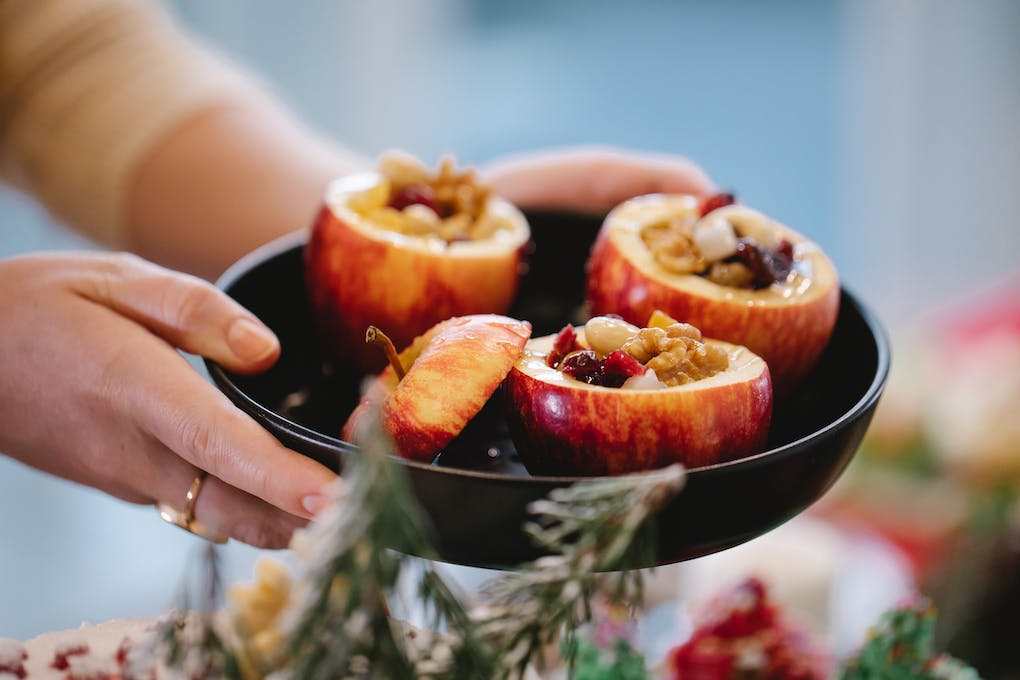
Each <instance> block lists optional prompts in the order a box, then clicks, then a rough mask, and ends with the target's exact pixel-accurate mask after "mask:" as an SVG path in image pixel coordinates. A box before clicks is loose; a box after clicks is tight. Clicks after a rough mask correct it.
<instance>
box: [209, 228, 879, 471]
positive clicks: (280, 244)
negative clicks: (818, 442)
mask: <svg viewBox="0 0 1020 680" xmlns="http://www.w3.org/2000/svg"><path fill="white" fill-rule="evenodd" d="M309 233H310V230H309V229H301V230H297V231H294V232H291V233H289V234H286V235H284V236H280V237H278V238H276V239H274V240H272V241H270V242H268V243H266V244H265V245H262V246H260V247H258V248H256V249H255V250H253V251H251V252H250V253H248V254H247V255H244V256H243V257H242V258H241V259H239V260H237V261H236V262H235V263H234V264H233V265H231V266H230V267H229V268H228V269H227V270H226V271H225V272H223V274H222V275H221V276H220V277H219V278H218V279H217V280H216V286H217V287H218V288H219V289H221V290H223V291H225V292H227V294H228V295H229V289H230V288H231V287H232V286H234V285H235V284H236V283H237V282H238V281H240V280H241V279H242V278H243V277H244V276H246V275H247V274H249V273H250V272H251V271H252V270H253V269H254V268H255V267H256V266H258V265H260V264H263V263H265V262H268V261H269V260H272V259H274V258H276V257H279V256H281V255H284V254H286V253H287V252H289V251H291V250H293V249H294V248H297V247H304V244H305V243H306V242H307V240H308V236H309ZM840 295H841V302H840V304H841V313H842V306H843V305H845V304H847V303H849V304H850V305H851V306H852V307H853V308H854V310H855V311H856V312H857V314H858V315H859V316H860V317H861V320H862V321H863V322H864V324H865V326H866V327H867V328H868V330H869V331H870V332H871V336H872V339H873V340H874V342H875V348H876V350H877V351H876V353H877V357H876V358H877V361H876V363H877V365H876V370H875V375H874V376H873V378H872V380H871V382H870V383H869V385H868V388H867V389H866V390H865V391H864V394H863V395H861V397H860V399H858V400H857V402H856V403H854V405H853V406H851V407H850V408H849V409H847V410H846V412H844V413H843V414H841V415H840V416H839V417H838V418H836V419H835V420H833V421H832V422H830V423H828V424H826V425H825V426H824V427H822V428H820V429H818V430H815V431H813V432H811V433H809V434H806V435H804V436H803V437H800V438H798V439H795V440H794V441H791V442H787V443H786V444H783V445H782V446H778V447H776V448H773V449H768V450H766V451H762V452H760V453H756V454H753V455H751V456H746V457H743V458H737V459H734V460H729V461H724V462H721V463H714V464H712V465H703V466H699V467H692V468H687V469H686V473H687V476H688V477H689V478H690V477H692V476H693V477H704V476H709V475H713V474H724V473H727V472H732V471H735V470H738V469H745V468H748V469H753V468H756V467H760V466H762V465H766V464H771V463H773V462H778V461H780V460H783V459H785V458H788V457H790V456H792V455H795V454H796V453H797V452H798V451H799V450H800V449H801V448H802V447H803V446H804V445H806V444H807V443H808V442H810V441H812V440H815V439H820V438H825V437H828V436H831V435H833V434H834V433H836V432H839V431H840V430H842V429H844V428H846V427H848V426H849V424H850V423H851V422H853V421H855V420H856V418H857V417H859V416H860V415H862V414H864V413H866V412H867V411H868V410H869V409H871V408H872V407H873V406H874V405H875V403H876V402H877V401H878V399H879V397H880V396H881V394H882V390H883V387H884V385H885V383H886V380H887V378H888V376H889V364H890V350H889V339H888V336H887V335H886V332H885V330H884V329H883V327H882V325H881V323H879V321H878V318H877V317H876V316H875V315H874V313H872V312H871V311H870V310H868V309H867V308H866V307H864V305H862V304H861V303H860V301H859V300H858V298H857V296H855V295H854V294H853V293H851V292H850V291H848V290H847V289H846V288H845V287H844V286H842V285H841V286H840ZM204 362H205V366H206V369H207V370H208V371H209V375H210V376H211V377H212V379H213V381H214V382H215V383H216V385H217V386H218V387H219V389H220V390H222V391H223V392H224V393H227V394H228V396H232V398H233V399H234V400H235V401H237V400H240V401H242V402H244V403H245V404H246V405H247V406H248V408H249V409H250V410H251V412H254V413H258V414H259V416H260V417H262V418H265V419H266V420H267V421H271V422H273V423H274V424H275V425H276V426H278V427H280V428H281V429H284V430H286V431H288V432H290V433H292V434H294V435H296V436H298V437H299V438H301V439H304V440H310V441H313V442H315V443H317V444H319V445H323V446H326V447H327V448H332V449H334V450H335V451H336V453H337V454H338V455H339V454H347V453H353V452H356V451H358V447H357V446H356V445H355V444H352V443H350V442H347V441H344V440H342V439H339V438H338V437H334V436H331V435H328V434H325V433H322V432H319V431H317V430H313V429H311V428H309V427H306V426H304V425H301V424H300V423H297V422H295V421H293V420H291V419H289V418H286V417H284V416H281V415H280V414H278V413H277V412H276V411H274V410H272V409H270V408H267V407H266V406H264V405H262V404H261V403H259V402H257V401H255V400H254V399H252V398H251V397H250V396H249V395H248V394H246V393H245V392H244V391H243V390H241V389H240V388H239V387H238V386H237V384H236V383H235V382H234V381H233V380H232V379H231V377H230V375H229V374H228V373H227V371H226V370H225V369H224V368H223V367H222V366H221V365H220V364H218V363H217V362H215V361H213V360H211V359H204ZM392 458H393V459H394V460H395V461H397V462H399V463H401V464H402V465H405V466H407V467H410V468H412V469H415V470H419V471H422V472H428V473H433V474H445V475H452V476H454V477H463V478H471V479H475V480H477V481H491V482H504V483H505V482H512V483H519V484H530V485H568V484H573V483H576V482H581V481H585V480H591V479H598V477H583V476H573V475H528V476H521V475H507V474H501V473H496V472H484V471H480V470H465V469H461V468H454V467H443V466H439V465H433V464H430V463H421V462H418V461H413V460H407V459H406V458H401V457H399V456H392ZM635 474H641V473H635Z"/></svg>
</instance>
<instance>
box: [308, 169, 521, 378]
mask: <svg viewBox="0 0 1020 680" xmlns="http://www.w3.org/2000/svg"><path fill="white" fill-rule="evenodd" d="M341 182H342V181H341ZM335 184H336V183H335ZM344 191H345V187H344V186H343V185H341V186H340V188H336V187H331V189H330V192H332V197H328V199H327V201H326V204H325V205H324V206H323V207H322V209H321V210H320V211H319V215H318V218H317V219H316V221H315V223H314V225H313V227H312V232H311V236H310V238H309V242H308V245H307V247H306V249H305V277H306V283H307V289H308V291H309V296H310V299H311V303H312V307H313V311H314V314H315V317H316V320H317V322H318V323H319V326H320V329H321V330H322V332H323V334H324V336H325V339H326V342H327V345H328V346H329V349H330V351H331V353H332V354H333V355H334V357H335V358H336V359H338V360H339V361H341V362H342V363H345V364H347V365H351V366H353V367H355V368H356V369H359V370H362V371H377V370H379V369H380V368H381V367H382V366H383V365H384V364H385V359H384V358H383V357H382V355H381V354H380V353H379V352H378V350H376V349H375V348H372V347H367V346H366V345H365V330H366V329H367V328H368V326H369V325H374V326H377V327H379V328H381V329H383V330H384V331H385V332H386V334H387V335H389V337H390V338H391V339H392V340H393V343H394V344H395V345H396V346H397V347H404V346H406V345H408V344H410V342H411V341H412V340H413V339H414V338H415V337H416V336H418V335H420V334H421V333H423V332H425V331H426V330H427V329H428V328H429V327H431V326H433V325H435V324H437V323H439V322H440V321H442V320H444V319H448V318H450V317H454V316H463V315H468V314H478V313H494V314H502V313H504V312H506V311H507V310H508V309H509V308H510V305H511V303H512V302H513V299H514V295H515V294H516V292H517V286H518V282H519V279H520V273H521V271H522V269H523V266H522V261H523V258H524V254H525V252H526V243H527V239H528V232H527V223H526V222H525V221H524V217H523V215H521V214H520V212H519V211H517V210H516V208H513V207H512V206H510V205H509V204H508V203H506V202H505V201H501V200H500V199H496V198H492V199H490V202H491V203H492V204H493V205H494V206H495V207H496V208H497V209H500V210H502V211H503V212H504V213H505V214H509V215H511V216H512V219H514V220H520V222H521V223H522V224H523V237H521V238H519V239H517V240H516V241H513V242H507V243H505V244H503V246H504V247H501V248H500V249H499V250H498V252H496V251H493V252H484V253H483V252H479V253H475V254H470V253H467V254H465V253H463V252H461V253H459V254H458V255H456V256H451V255H450V253H449V252H447V251H444V250H434V251H429V250H427V249H424V248H414V247H408V246H407V245H406V244H402V243H401V242H400V237H399V236H394V235H393V234H391V233H387V232H384V231H382V230H378V229H372V228H368V229H366V228H364V226H362V227H361V228H358V226H357V225H354V224H352V223H353V222H355V221H357V220H361V221H364V220H363V218H361V217H360V216H358V215H357V214H356V213H354V212H353V211H351V210H345V209H343V207H342V204H343V201H344V198H343V192H344Z"/></svg>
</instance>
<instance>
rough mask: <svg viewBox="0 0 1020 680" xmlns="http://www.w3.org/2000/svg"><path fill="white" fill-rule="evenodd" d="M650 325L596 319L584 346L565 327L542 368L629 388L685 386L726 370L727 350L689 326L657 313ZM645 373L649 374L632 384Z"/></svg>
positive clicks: (586, 330)
mask: <svg viewBox="0 0 1020 680" xmlns="http://www.w3.org/2000/svg"><path fill="white" fill-rule="evenodd" d="M653 324H654V325H653ZM649 325H650V326H651V327H649V328H638V327H637V326H633V325H631V324H629V323H627V322H626V321H624V320H622V319H618V318H614V317H609V316H596V317H593V318H592V319H590V320H589V321H588V323H586V324H585V326H584V336H585V342H584V343H582V342H581V341H580V340H578V336H577V333H576V332H575V331H574V327H573V326H566V327H564V328H563V330H561V331H560V332H559V334H558V335H557V336H556V340H555V342H554V344H553V349H552V351H551V352H550V353H549V355H548V357H547V358H546V363H547V364H548V365H549V366H551V367H552V368H555V369H557V370H559V371H562V372H563V373H564V374H565V375H568V376H570V377H571V378H574V379H575V380H580V381H582V382H585V383H587V384H589V385H601V386H604V387H625V388H629V389H661V388H663V387H676V386H677V385H686V384H687V383H691V382H694V381H696V380H701V379H703V378H708V377H711V376H713V375H715V374H717V373H719V372H721V371H725V370H726V369H727V368H728V367H729V357H728V356H727V354H726V351H725V350H724V349H723V348H721V347H719V346H718V345H715V344H708V343H706V342H705V341H704V339H703V338H702V337H701V331H699V330H698V329H697V328H695V327H694V326H692V325H691V324H688V323H680V322H678V321H676V320H675V319H673V318H671V317H669V316H667V315H666V314H663V313H662V312H660V311H656V312H655V313H654V314H653V315H652V317H651V319H650V321H649ZM646 373H651V375H650V376H647V377H646V378H644V379H641V380H637V379H636V378H639V377H641V376H645V374H646ZM631 378H635V380H631Z"/></svg>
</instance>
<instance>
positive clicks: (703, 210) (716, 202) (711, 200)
mask: <svg viewBox="0 0 1020 680" xmlns="http://www.w3.org/2000/svg"><path fill="white" fill-rule="evenodd" d="M736 202H737V197H736V196H734V195H733V194H731V193H729V192H725V193H720V194H713V195H712V196H709V197H708V198H706V199H705V200H703V201H702V202H701V206H700V207H699V209H698V214H699V216H700V217H704V216H705V215H707V214H708V213H710V212H712V211H713V210H715V209H717V208H722V207H723V206H726V205H732V204H734V203H736Z"/></svg>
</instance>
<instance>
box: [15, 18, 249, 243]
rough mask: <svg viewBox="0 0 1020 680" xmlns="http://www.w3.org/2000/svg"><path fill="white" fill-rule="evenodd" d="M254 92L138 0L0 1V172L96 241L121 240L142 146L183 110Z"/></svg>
mask: <svg viewBox="0 0 1020 680" xmlns="http://www.w3.org/2000/svg"><path fill="white" fill-rule="evenodd" d="M258 93H259V87H258V85H256V84H255V83H254V82H252V81H251V80H250V79H249V78H248V77H247V76H245V75H243V74H241V73H240V72H239V71H238V70H237V69H234V68H232V67H231V66H229V65H228V64H226V63H225V62H224V61H223V60H222V59H220V58H218V57H217V56H215V55H213V54H211V53H210V52H209V51H207V50H206V49H204V48H202V47H200V46H199V45H197V44H196V43H195V42H193V41H192V40H190V39H189V38H188V37H187V36H185V35H184V34H183V33H182V32H181V31H180V30H179V29H178V28H177V27H176V26H175V25H174V24H173V22H172V21H171V19H170V18H169V17H168V16H167V15H166V14H165V13H164V11H163V10H162V8H161V6H159V5H157V4H155V3H154V2H151V1H149V0H3V1H2V2H0V175H2V176H3V178H4V179H5V180H7V181H9V182H11V183H13V184H15V185H17V186H19V187H21V188H22V189H24V190H26V191H28V192H29V193H31V194H33V195H34V196H35V197H36V198H37V199H38V200H40V201H41V202H42V203H43V204H44V205H45V206H46V207H47V208H48V209H49V210H50V212H51V213H53V214H54V215H55V216H56V217H57V218H58V219H60V220H61V221H63V222H66V223H67V224H69V225H70V226H72V227H74V228H76V229H78V230H80V231H82V232H84V233H86V234H87V235H90V236H92V237H93V238H95V239H97V240H99V241H101V242H104V243H106V244H109V245H112V246H123V245H124V243H125V222H126V219H125V213H126V203H127V200H126V199H127V191H128V189H129V187H130V182H131V178H132V174H133V172H134V170H135V169H136V168H137V166H138V165H139V163H140V161H141V160H142V159H144V157H145V155H146V152H147V151H148V150H150V149H152V148H153V147H154V145H155V144H156V143H157V142H158V141H160V140H161V138H163V137H164V136H165V135H167V134H168V133H169V132H170V131H171V129H172V128H173V127H174V126H175V125H177V124H180V123H182V122H183V121H184V120H185V119H187V118H188V117H190V116H193V115H196V114H198V113H199V112H201V111H203V110H206V109H208V108H211V107H214V106H216V105H217V104H219V103H225V102H227V101H230V100H233V99H236V98H247V97H250V96H258Z"/></svg>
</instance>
